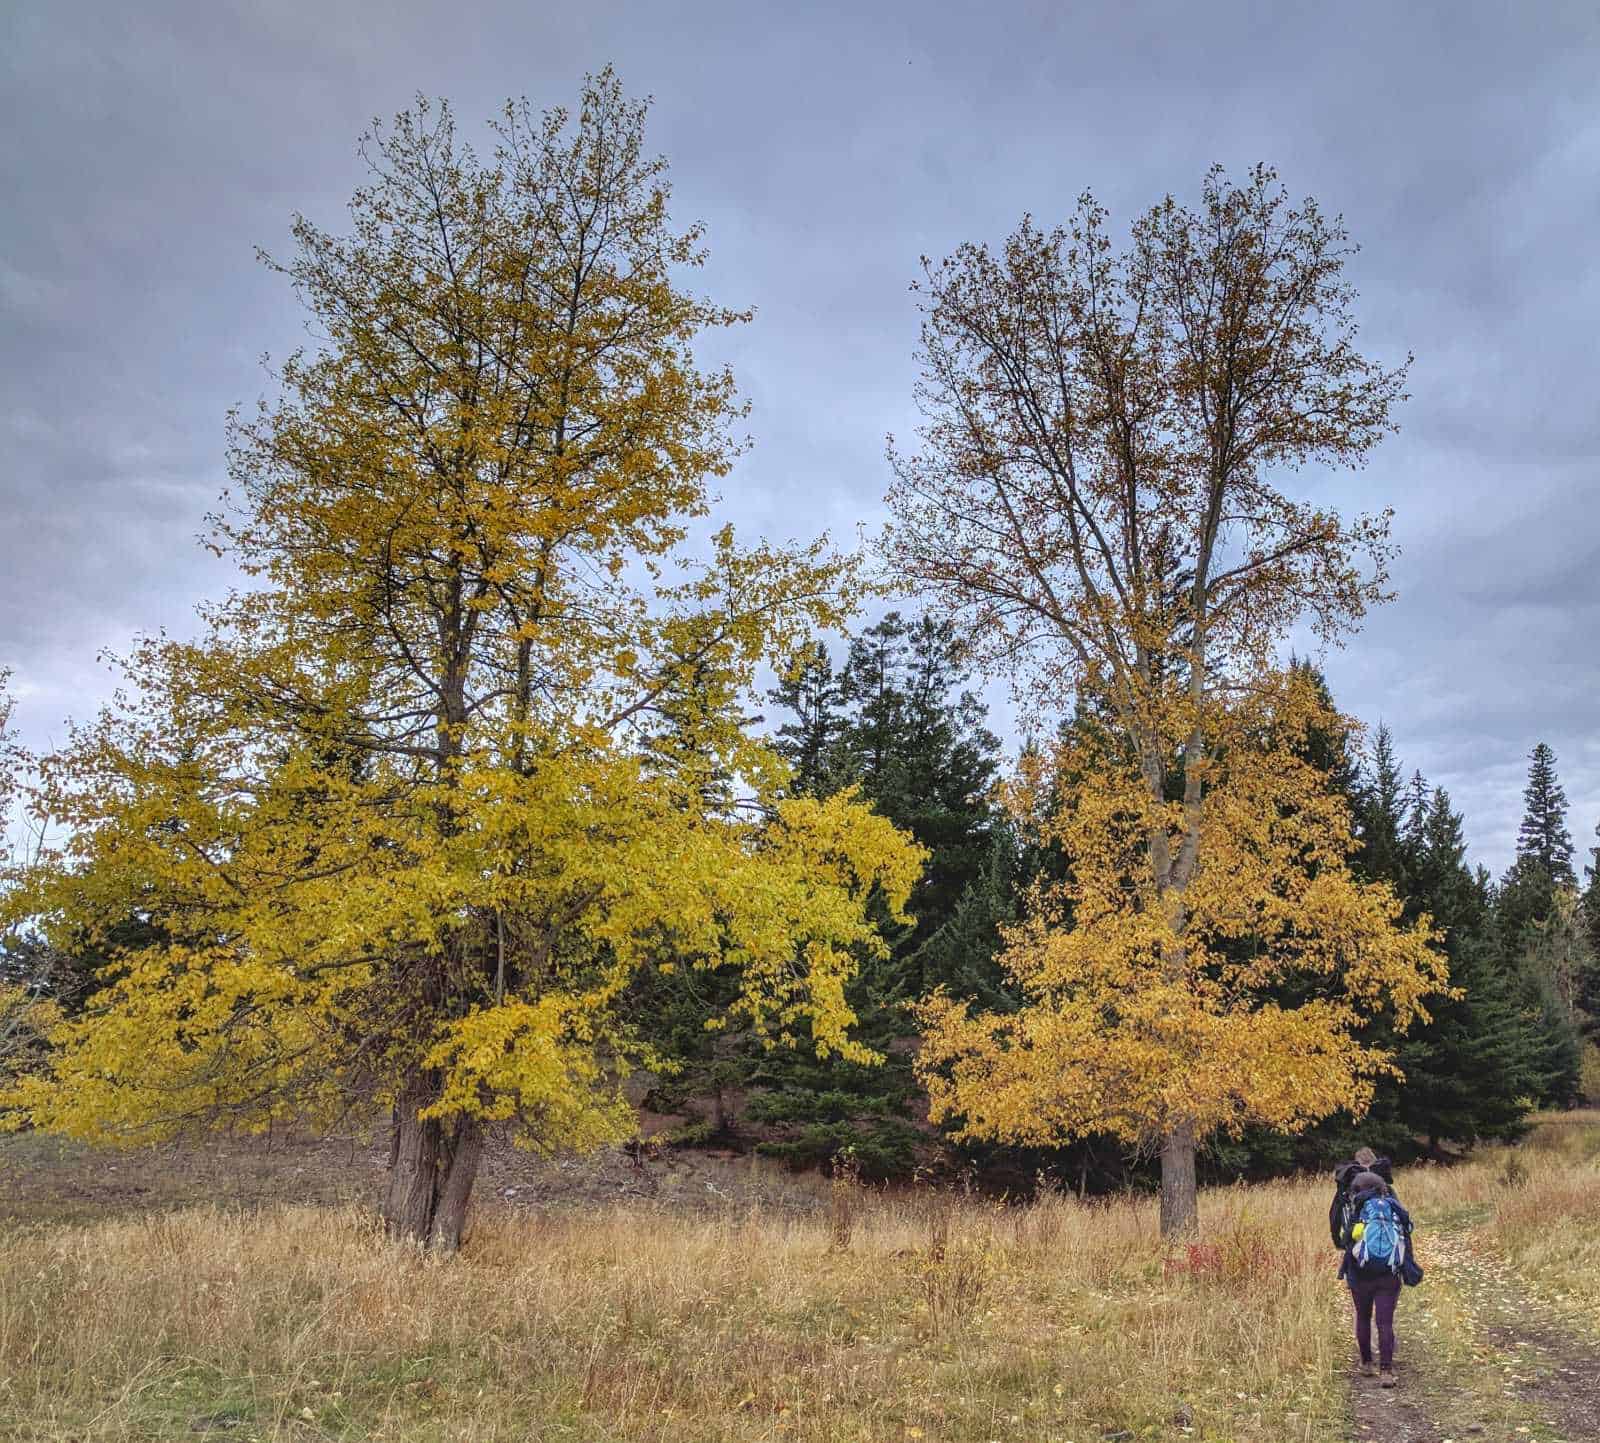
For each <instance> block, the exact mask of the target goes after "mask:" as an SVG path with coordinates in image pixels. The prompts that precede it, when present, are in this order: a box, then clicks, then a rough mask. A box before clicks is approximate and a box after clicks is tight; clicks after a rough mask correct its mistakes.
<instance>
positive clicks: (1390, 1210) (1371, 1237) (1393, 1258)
mask: <svg viewBox="0 0 1600 1443" xmlns="http://www.w3.org/2000/svg"><path fill="white" fill-rule="evenodd" d="M1359 1221H1360V1223H1361V1236H1360V1237H1359V1238H1357V1239H1356V1240H1355V1245H1354V1247H1352V1249H1351V1256H1352V1257H1354V1258H1355V1260H1356V1263H1357V1265H1358V1266H1359V1267H1361V1268H1364V1269H1366V1270H1367V1271H1369V1272H1374V1271H1377V1270H1379V1269H1382V1270H1383V1271H1386V1272H1390V1273H1398V1272H1399V1271H1400V1270H1401V1268H1403V1267H1404V1266H1405V1261H1406V1238H1405V1233H1404V1232H1403V1231H1402V1230H1401V1227H1400V1219H1399V1217H1398V1215H1397V1214H1396V1213H1395V1210H1394V1204H1393V1203H1392V1202H1390V1201H1389V1199H1388V1198H1386V1197H1374V1198H1368V1199H1367V1200H1366V1202H1364V1203H1363V1204H1362V1205H1361V1217H1360V1219H1359Z"/></svg>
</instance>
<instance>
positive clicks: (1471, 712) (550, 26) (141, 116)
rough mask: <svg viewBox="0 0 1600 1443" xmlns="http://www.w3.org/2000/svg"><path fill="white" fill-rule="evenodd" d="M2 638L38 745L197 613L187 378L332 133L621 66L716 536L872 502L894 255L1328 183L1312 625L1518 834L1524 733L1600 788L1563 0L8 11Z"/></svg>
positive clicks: (891, 360) (1472, 835)
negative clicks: (1078, 212) (1366, 570)
mask: <svg viewBox="0 0 1600 1443" xmlns="http://www.w3.org/2000/svg"><path fill="white" fill-rule="evenodd" d="M0 8H3V10H4V14H3V16H0V196H3V198H4V199H3V204H0V438H3V443H4V447H5V463H4V464H5V468H6V469H5V471H4V474H3V477H0V535H3V538H4V540H3V547H0V666H7V665H9V666H10V667H12V668H13V669H14V672H15V677H14V690H15V691H16V693H17V694H18V696H19V706H18V722H19V724H20V729H21V731H22V734H23V736H24V738H25V739H26V740H27V741H29V742H30V743H32V744H33V745H35V746H40V745H45V744H47V743H48V742H49V741H50V740H52V739H60V737H61V736H62V735H63V731H64V719H65V718H66V717H67V716H69V715H71V716H77V717H83V716H86V715H88V714H89V713H90V712H92V711H93V710H94V708H95V707H96V706H97V705H98V703H99V701H100V700H101V699H102V698H104V697H105V696H106V695H108V693H109V691H110V687H111V684H112V683H111V678H110V675H109V674H108V673H107V671H106V670H105V669H104V667H102V666H99V665H97V664H96V653H97V651H98V650H99V649H100V648H102V647H107V646H109V647H113V648H116V647H121V646H123V645H124V644H125V643H126V642H127V640H128V638H129V637H130V636H131V635H133V634H134V633H135V632H138V631H141V630H148V629H152V628H155V627H160V626H165V627H167V628H169V629H172V630H179V631H181V630H184V629H186V628H188V627H189V625H190V624H191V623H190V619H191V610H192V607H193V604H194V602H195V601H196V600H197V599H198V598H200V597H202V596H205V595H207V594H208V593H215V592H217V591H219V590H220V589H221V588H222V587H223V586H224V585H226V583H227V581H228V579H229V573H228V571H227V570H226V568H225V567H224V566H223V565H222V564H220V563H217V562H215V561H213V560H211V559H210V558H208V557H207V556H206V555H205V554H204V553H203V552H201V551H200V550H199V548H198V547H197V546H196V545H195V544H194V537H195V535H196V533H197V532H199V531H200V530H201V529H202V525H203V516H204V513H205V512H206V510H207V509H208V508H209V507H210V505H211V504H212V502H213V501H214V500H215V498H216V495H217V493H218V491H219V490H220V488H221V484H222V460H223V419H224V414H225V412H226V410H227V408H228V407H229V406H230V405H233V404H236V403H240V402H249V401H252V400H254V398H255V397H256V396H257V395H259V394H260V393H261V391H262V389H263V385H264V381H263V376H262V373H261V371H260V368H259V365H258V360H259V357H260V356H261V354H262V353H263V352H271V353H273V354H275V355H281V354H282V353H283V352H284V351H285V350H287V349H289V348H290V347H292V346H293V345H295V344H296V343H297V341H299V340H300V339H301V338H302V336H303V332H302V330H301V322H300V318H299V316H298V314H297V312H296V310H295V307H294V305H293V303H292V298H291V297H290V295H289V294H288V292H287V290H286V288H285V286H284V285H283V283H282V280H281V278H278V277H274V276H273V275H271V274H269V273H268V272H267V271H265V270H264V269H262V268H261V267H260V266H259V265H257V264H256V262H255V260H254V258H253V251H254V247H256V246H258V245H259V246H263V247H265V248H266V249H268V250H278V251H280V252H281V251H283V250H285V249H286V248H287V239H288V226H289V221H290V215H291V212H293V211H295V210H300V211H303V212H304V213H306V214H307V215H309V216H311V217H312V218H313V219H315V220H317V221H319V222H321V223H323V224H324V225H327V226H331V227H337V226H338V225H339V224H340V221H341V216H342V208H343V206H344V203H345V201H346V200H347V199H348V197H349V193H350V191H351V189H352V188H353V186H354V185H355V184H356V183H357V182H358V179H359V177H360V173H361V172H360V167H359V163H358V161H357V158H356V155H355V141H356V138H357V136H358V135H359V133H360V132H361V131H362V130H363V128H364V127H365V126H366V124H367V123H368V122H369V121H370V119H371V118H372V117H374V116H375V115H380V114H383V115H387V114H391V113H392V112H394V111H395V110H397V109H399V108H400V107H402V106H404V105H406V104H407V103H408V102H409V100H410V99H411V97H412V96H413V95H414V94H415V93H416V92H418V91H424V92H427V93H429V94H433V95H441V96H446V97H448V98H449V99H450V100H451V101H452V102H453V103H454V105H455V106H456V109H457V112H458V117H459V119H460V121H461V122H462V124H463V128H464V129H469V130H470V129H475V128H476V124H477V122H478V121H479V120H480V119H481V118H483V117H486V116H488V115H489V114H490V113H491V112H492V111H493V110H494V109H495V108H496V106H497V105H498V103H499V102H500V101H502V100H503V99H505V98H506V97H507V96H513V95H516V96H520V95H526V96H528V97H529V98H530V99H531V100H532V101H533V102H534V104H535V106H540V107H542V106H546V105H550V104H556V103H563V102H568V101H570V100H572V99H573V98H574V96H575V94H576V91H577V87H578V85H579V81H580V78H581V77H582V75H583V74H584V73H585V72H586V71H592V70H597V69H599V68H600V67H601V66H603V65H605V64H607V63H608V62H609V63H613V64H614V65H615V66H616V67H617V70H618V73H619V75H620V76H621V78H622V81H623V83H624V85H625V86H626V87H627V89H628V90H629V91H631V92H633V93H648V94H651V95H653V96H654V97H655V107H654V110H653V112H652V120H651V127H650V137H649V138H650V142H651V144H652V147H653V148H655V149H658V150H660V151H662V152H664V153H665V154H666V155H667V156H668V157H669V158H670V160H671V163H672V172H673V176H674V182H675V211H676V214H677V216H678V218H679V219H680V220H688V219H692V218H696V217H698V218H700V219H703V220H704V221H706V222H707V225H708V227H709V241H710V244H711V248H712V261H711V265H710V267H709V268H708V271H707V273H706V275H705V277H704V286H705V289H706V290H707V291H708V292H709V293H710V294H711V295H713V296H714V297H715V298H716V299H718V300H720V301H723V302H725V303H727V304H731V305H740V306H744V305H752V306H754V307H755V308H756V311H757V318H756V320H755V323H754V324H753V325H750V326H748V327H745V328H743V329H742V330H741V331H740V332H739V333H738V334H737V335H736V336H734V337H733V338H732V339H731V340H728V341H724V342H721V343H720V344H721V345H722V348H723V350H724V351H725V352H726V354H727V356H728V358H729V359H730V360H731V361H732V363H733V365H734V367H735V370H736V373H737V374H738V377H739V379H740V381H741V384H742V386H743V388H744V391H745V393H746V395H747V396H748V397H749V398H750V400H751V401H752V403H753V408H754V409H753V416H752V420H751V431H752V434H753V436H754V439H755V442H756V445H755V448H754V450H753V451H752V452H751V453H750V454H749V455H748V456H747V457H746V458H745V459H744V460H742V461H741V463H740V465H739V467H738V469H737V471H736V472H735V473H734V475H733V476H732V477H730V478H729V480H728V481H727V483H726V484H725V485H724V487H723V495H724V498H725V506H726V511H727V513H728V515H729V516H730V517H731V519H733V520H734V521H735V522H736V523H737V524H738V526H739V527H740V528H741V529H742V530H745V531H747V532H751V533H755V532H764V533H766V534H768V535H772V536H775V537H791V536H810V535H812V534H814V533H815V532H817V531H819V530H822V529H824V528H828V529H831V530H832V531H833V532H834V533H835V534H836V535H837V536H840V537H843V538H846V539H848V538H850V537H851V536H853V534H854V532H855V530H856V528H857V526H858V525H861V524H865V526H866V527H867V528H868V529H869V530H873V529H875V528H876V525H877V523H878V522H879V521H880V520H881V517H882V507H881V498H882V495H883V491H884V489H885V483H886V480H887V474H886V468H885V464H884V459H883V455H884V447H883V438H884V434H885V432H887V431H895V432H898V433H901V434H906V433H909V432H910V431H911V430H912V428H913V425H914V415H913V413H912V411H911V406H910V397H911V386H912V381H913V376H914V370H913V364H912V349H913V346H914V343H915V337H916V315H915V310H914V307H913V304H912V301H911V298H910V296H909V295H908V293H907V286H908V283H909V282H910V281H911V280H912V278H913V277H914V275H915V273H916V268H917V259H918V256H919V255H921V254H923V253H926V254H929V255H933V256H936V257H937V256H942V255H944V254H946V253H947V252H948V251H950V250H951V249H952V248H953V247H954V246H955V245H956V244H958V243H959V242H960V241H962V240H967V239H990V240H996V239H999V238H1000V237H1002V236H1004V235H1005V234H1006V233H1007V232H1008V231H1009V230H1011V229H1012V228H1013V227H1014V226H1015V224H1016V222H1017V221H1018V219H1019V218H1020V216H1021V214H1022V213H1023V212H1024V211H1031V212H1032V213H1033V214H1034V215H1035V216H1037V217H1038V218H1039V219H1040V220H1042V221H1046V222H1049V221H1054V220H1056V219H1059V218H1063V217H1065V215H1066V213H1067V211H1068V210H1069V209H1070V207H1071V205H1072V202H1073V199H1074V197H1076V195H1077V194H1078V193H1079V192H1080V191H1081V190H1083V189H1084V188H1085V187H1092V188H1093V189H1094V190H1095V192H1096V193H1097V195H1098V196H1099V197H1100V199H1101V200H1102V201H1103V202H1105V203H1106V204H1108V205H1109V206H1110V207H1111V209H1112V210H1113V212H1114V213H1115V214H1116V215H1117V216H1118V217H1119V219H1123V220H1125V219H1127V218H1128V217H1130V216H1131V215H1132V214H1133V213H1134V212H1136V211H1138V210H1141V209H1143V208H1144V207H1146V206H1148V205H1150V204H1151V203H1152V202H1154V201H1155V200H1157V199H1158V198H1159V197H1160V196H1161V195H1162V194H1163V193H1165V192H1167V191H1169V190H1170V191H1173V192H1175V193H1177V194H1178V195H1180V196H1181V197H1184V198H1193V197H1195V196H1196V195H1197V192H1198V186H1199V181H1200V178H1201V177H1202V175H1203V174H1204V172H1205V170H1206V168H1207V167H1208V166H1209V165H1210V164H1211V163H1212V162H1214V161H1221V162H1222V163H1223V164H1224V165H1226V166H1228V167H1229V168H1230V169H1233V170H1235V171H1238V170H1241V169H1242V168H1243V167H1244V166H1246V165H1249V164H1250V163H1252V162H1254V161H1256V160H1265V161H1267V162H1269V163H1271V164H1272V165H1274V166H1276V167H1277V168H1278V169H1279V171H1280V172H1281V173H1282V175H1283V177H1284V179H1285V181H1286V182H1287V183H1288V185H1289V187H1290V189H1291V190H1292V191H1294V192H1295V193H1297V194H1303V193H1310V194H1313V195H1315V196H1317V197H1318V199H1319V200H1320V201H1321V202H1322V203H1323V205H1324V206H1325V207H1326V208H1327V209H1329V210H1330V211H1339V212H1342V213H1343V214H1344V216H1345V219H1346V221H1347V223H1348V225H1349V228H1350V230H1351V232H1352V234H1353V236H1354V237H1355V239H1356V240H1357V241H1359V242H1360V243H1361V245H1362V247H1363V249H1362V252H1361V254H1360V255H1359V256H1358V257H1357V259H1356V262H1355V264H1354V267H1353V272H1352V278H1353V280H1354V281H1355V283H1356V285H1357V286H1358V288H1359V289H1360V291H1361V295H1362V300H1361V307H1360V314H1361V316H1362V320H1363V325H1364V333H1363V335H1364V342H1365V345H1366V346H1367V348H1368V349H1369V351H1371V352H1373V353H1375V354H1377V355H1380V356H1384V357H1391V358H1392V357H1398V356H1400V355H1402V354H1404V352H1405V351H1406V350H1408V349H1409V350H1412V351H1414V352H1415V353H1416V357H1417V360H1416V365H1415V368H1414V370H1413V372H1412V378H1411V390H1412V393H1413V399H1412V400H1411V401H1410V402H1409V403H1408V404H1407V405H1406V406H1405V408H1404V409H1403V411H1402V414H1401V418H1400V419H1401V422H1402V427H1403V429H1402V432H1401V434H1400V435H1399V436H1398V437H1396V438H1395V439H1394V440H1392V441H1390V442H1388V443H1386V445H1385V446H1384V447H1383V448H1381V450H1380V453H1379V455H1378V457H1377V459H1376V460H1375V461H1374V462H1373V464H1372V465H1371V466H1370V467H1369V468H1368V469H1367V470H1366V471H1365V472H1363V473H1361V474H1360V475H1359V476H1357V477H1353V478H1350V479H1348V480H1344V481H1341V482H1340V491H1341V493H1342V494H1343V495H1344V496H1345V497H1346V498H1347V500H1346V501H1345V503H1344V504H1345V505H1347V506H1348V507H1349V509H1351V510H1360V509H1370V508H1372V507H1376V506H1381V505H1385V504H1387V505H1392V506H1393V507H1394V508H1395V534H1396V538H1397V539H1398V540H1399V542H1400V544H1401V545H1402V547H1403V554H1402V556H1401V558H1400V560H1399V563H1398V565H1397V567H1396V569H1395V581H1396V584H1397V586H1398V589H1399V593H1400V595H1399V599H1398V600H1397V601H1396V602H1395V603H1394V604H1392V605H1391V606H1389V607H1387V608H1386V609H1384V610H1383V611H1382V612H1380V613H1379V614H1377V615H1376V616H1375V617H1374V618H1373V619H1372V620H1371V621H1370V623H1369V624H1368V626H1367V628H1366V630H1365V631H1364V633H1363V634H1362V635H1361V636H1360V637H1359V638H1358V639H1357V640H1356V641H1355V642H1354V643H1352V644H1351V646H1350V647H1349V648H1348V649H1346V650H1345V651H1344V652H1341V653H1335V654H1333V655H1331V656H1329V657H1328V658H1327V659H1326V667H1327V670H1328V673H1329V675H1330V678H1331V681H1332V684H1333V689H1334V694H1335V697H1336V699H1337V700H1338V702H1339V703H1340V705H1341V706H1342V707H1344V708H1345V709H1346V710H1348V711H1352V712H1354V713H1355V714H1357V715H1358V716H1360V717H1362V718H1363V719H1365V720H1367V721H1369V722H1376V721H1378V720H1379V719H1383V720H1386V721H1387V722H1388V723H1389V725H1390V727H1391V728H1392V729H1393V731H1394V733H1395V737H1396V741H1397V744H1398V747H1399V750H1400V754H1401V757H1402V760H1403V761H1404V762H1405V764H1406V765H1407V767H1408V768H1410V767H1413V766H1415V767H1420V768H1421V769H1422V770H1423V771H1424V773H1425V774H1426V775H1427V776H1428V777H1429V779H1430V781H1433V782H1435V783H1440V784H1443V785H1444V786H1446V787H1448V788H1449V789H1450V791H1451V793H1452V795H1453V796H1454V798H1455V801H1456V804H1457V805H1458V807H1460V808H1461V809H1462V810H1464V811H1465V813H1466V817H1467V827H1468V836H1469V839H1470V841H1471V844H1472V848H1473V855H1474V857H1475V859H1476V860H1478V861H1482V862H1485V863H1487V864H1489V865H1491V866H1492V867H1493V868H1494V869H1495V870H1496V871H1497V872H1498V871H1499V870H1500V869H1501V868H1502V867H1503V866H1504V865H1505V864H1506V862H1507V861H1508V860H1509V858H1510V856H1511V852H1512V848H1513V845H1514V841H1515V832H1516V824H1517V820H1518V818H1519V816H1520V812H1521V797H1520V792H1521V786H1522V781H1523V776H1524V772H1525V768H1526V754H1527V752H1528V750H1529V749H1530V748H1531V746H1532V745H1533V743H1534V742H1535V741H1537V740H1540V739H1543V740H1546V741H1548V742H1550V744H1551V745H1552V746H1553V747H1554V748H1555V749H1556V753H1557V755H1558V758H1559V763H1560V774H1561V777H1562V779H1563V781H1564V782H1565V784H1566V789H1567V794H1568V796H1569V798H1570V799H1571V801H1572V803H1573V809H1572V814H1571V826H1572V831H1573V834H1574V837H1575V839H1576V841H1577V843H1578V846H1579V848H1580V850H1583V849H1586V848H1587V847H1588V846H1589V845H1590V844H1591V843H1592V841H1593V833H1594V827H1595V823H1596V821H1597V820H1600V725H1597V720H1600V719H1597V715H1596V704H1595V702H1596V693H1597V682H1600V668H1597V665H1596V660H1595V658H1596V636H1597V632H1600V527H1597V526H1596V525H1595V523H1594V521H1593V519H1592V518H1593V507H1594V500H1595V497H1596V492H1597V486H1596V483H1597V482H1600V405H1597V397H1596V379H1597V374H1600V366H1597V360H1600V342H1597V337H1600V244H1597V238H1600V183H1597V181H1600V5H1597V4H1596V3H1595V0H1574V3H1571V4H1564V3H1541V0H1525V3H1520V4H1518V3H1504V4H1490V3H1463V0H1440V3H1435V4H1424V3H1414V0H1410V3H1404V4H1394V3H1393V0H1386V3H1375V4H1367V3H1348V0H1344V3H1339V4H1328V3H1318V4H1295V3H1285V0H1270V3H1259V4H1247V3H1234V4H1217V3H1205V4H1195V3H1174V4H1155V3H1127V0H1118V3H1110V0H1106V3H1100V4H1094V5H1089V4H1066V3H1056V4H1038V5H1026V4H1016V3H1005V0H992V3H988V4H981V5H980V4H954V3H943V4H941V3H938V0H916V3H894V4H888V3H870V0H857V3H853V4H840V5H822V4H808V3H800V0H787V3H770V0H742V3H737V4H720V3H693V4H672V3H662V0H657V3H649V4H646V3H639V4H632V5H624V4H612V3H603V0H584V3H580V4H560V5H556V4H550V3H544V0H513V3H498V0H495V3H489V0H479V3H463V0H453V3H449V4H422V3H405V0H385V3H372V0H368V3H353V0H317V3H314V4H312V3H301V0H251V3H232V0H195V3H189V4H175V3H158V0H143V3H139V4H133V5H130V4H127V3H125V0H117V3H106V4H86V3H79V0H7V3H6V4H5V5H4V6H3V7H0Z"/></svg>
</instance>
